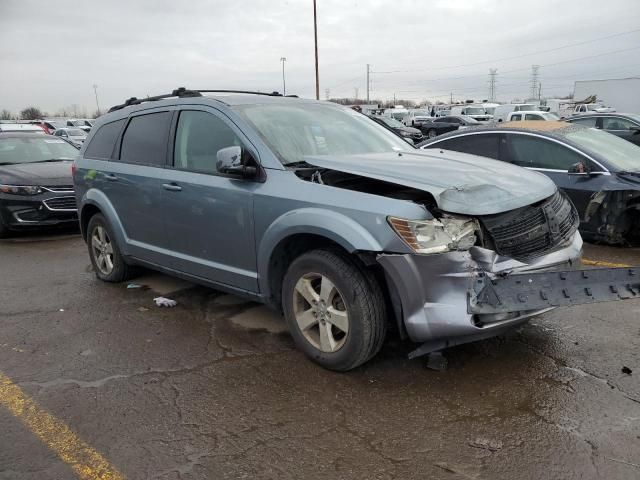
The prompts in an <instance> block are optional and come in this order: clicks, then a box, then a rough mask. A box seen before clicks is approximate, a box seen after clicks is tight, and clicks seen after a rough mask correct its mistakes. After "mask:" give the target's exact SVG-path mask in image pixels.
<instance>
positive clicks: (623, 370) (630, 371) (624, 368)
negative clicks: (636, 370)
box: [622, 367, 633, 375]
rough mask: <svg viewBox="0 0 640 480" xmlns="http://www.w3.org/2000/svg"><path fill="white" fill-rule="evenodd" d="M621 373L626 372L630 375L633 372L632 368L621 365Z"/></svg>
mask: <svg viewBox="0 0 640 480" xmlns="http://www.w3.org/2000/svg"><path fill="white" fill-rule="evenodd" d="M622 373H626V374H627V375H631V374H632V373H633V370H631V369H630V368H629V367H622Z"/></svg>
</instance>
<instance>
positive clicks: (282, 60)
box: [280, 57, 287, 95]
mask: <svg viewBox="0 0 640 480" xmlns="http://www.w3.org/2000/svg"><path fill="white" fill-rule="evenodd" d="M280 61H281V62H282V95H286V94H287V84H286V83H285V81H284V62H286V61H287V57H280Z"/></svg>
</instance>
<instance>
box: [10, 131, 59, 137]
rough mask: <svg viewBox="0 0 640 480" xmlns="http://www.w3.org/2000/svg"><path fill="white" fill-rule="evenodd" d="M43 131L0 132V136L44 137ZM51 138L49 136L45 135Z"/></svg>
mask: <svg viewBox="0 0 640 480" xmlns="http://www.w3.org/2000/svg"><path fill="white" fill-rule="evenodd" d="M45 135H46V134H45V133H44V131H43V132H42V133H40V132H36V131H35V130H34V131H22V132H21V131H13V132H0V138H43V137H45ZM46 138H51V136H50V135H49V136H46Z"/></svg>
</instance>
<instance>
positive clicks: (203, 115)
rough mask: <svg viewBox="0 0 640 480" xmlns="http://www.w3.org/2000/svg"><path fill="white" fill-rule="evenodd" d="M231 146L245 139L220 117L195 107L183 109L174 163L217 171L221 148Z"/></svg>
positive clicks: (182, 167) (177, 130)
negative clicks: (218, 154)
mask: <svg viewBox="0 0 640 480" xmlns="http://www.w3.org/2000/svg"><path fill="white" fill-rule="evenodd" d="M232 146H242V142H241V141H240V139H239V138H238V136H237V135H236V134H235V133H234V131H233V130H232V129H231V127H229V126H228V125H227V124H226V123H225V122H224V121H222V120H221V119H220V118H218V117H216V116H215V115H213V114H211V113H208V112H201V111H196V110H183V111H182V112H180V117H179V118H178V128H177V129H176V140H175V147H174V163H173V165H174V167H176V168H179V169H181V170H189V171H193V172H200V173H209V174H218V169H217V167H216V163H217V160H218V158H217V153H218V150H222V149H223V148H227V147H232Z"/></svg>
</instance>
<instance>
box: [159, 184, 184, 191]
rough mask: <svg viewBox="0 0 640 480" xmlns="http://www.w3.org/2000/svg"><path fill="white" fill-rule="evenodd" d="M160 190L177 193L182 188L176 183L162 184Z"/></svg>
mask: <svg viewBox="0 0 640 480" xmlns="http://www.w3.org/2000/svg"><path fill="white" fill-rule="evenodd" d="M162 188H164V189H165V190H169V191H170V192H179V191H181V190H182V187H181V186H180V185H178V184H177V183H163V184H162Z"/></svg>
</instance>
